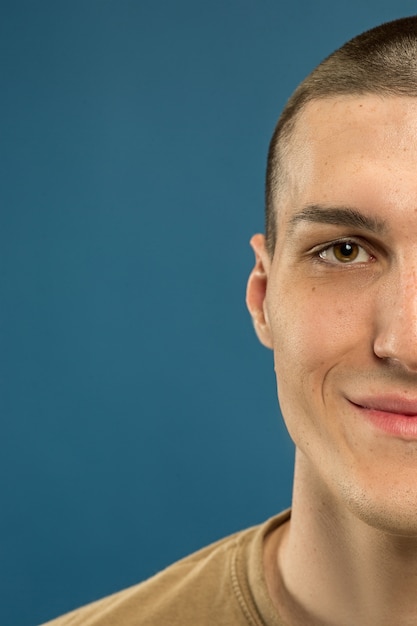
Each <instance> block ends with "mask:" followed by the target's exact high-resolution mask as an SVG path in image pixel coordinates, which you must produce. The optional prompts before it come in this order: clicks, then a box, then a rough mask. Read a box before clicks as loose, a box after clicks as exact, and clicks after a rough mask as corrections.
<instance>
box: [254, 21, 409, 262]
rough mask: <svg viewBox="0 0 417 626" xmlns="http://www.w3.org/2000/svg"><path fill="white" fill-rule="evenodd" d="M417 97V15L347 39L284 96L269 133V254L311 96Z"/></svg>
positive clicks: (267, 225)
mask: <svg viewBox="0 0 417 626" xmlns="http://www.w3.org/2000/svg"><path fill="white" fill-rule="evenodd" d="M372 93H375V94H381V95H382V94H384V95H396V96H417V16H412V17H405V18H402V19H399V20H395V21H393V22H387V23H386V24H382V25H381V26H377V27H376V28H373V29H372V30H368V31H366V32H365V33H362V34H361V35H358V36H357V37H355V38H354V39H351V40H350V41H348V42H347V43H346V44H344V45H343V46H342V47H341V48H339V49H338V50H336V51H335V52H333V53H332V54H331V55H330V56H328V57H327V58H326V59H325V60H324V61H322V62H321V63H320V64H319V65H318V66H317V67H316V68H315V69H314V70H313V71H312V72H311V74H309V75H308V76H307V78H305V79H304V80H303V82H302V83H301V84H300V85H299V86H298V87H297V89H296V90H295V92H294V93H293V95H292V96H291V98H290V99H289V100H288V102H287V104H286V106H285V107H284V110H283V111H282V114H281V116H280V118H279V120H278V124H277V126H276V128H275V131H274V134H273V136H272V139H271V142H270V145H269V152H268V164H267V173H266V211H265V214H266V215H265V216H266V242H267V248H268V251H269V253H270V255H271V256H272V255H273V252H274V249H275V242H276V228H277V219H276V215H277V205H278V204H279V196H280V193H281V192H282V189H283V183H284V181H283V179H284V167H283V161H285V158H284V155H285V148H286V147H288V144H289V139H290V137H291V133H292V130H293V129H294V126H295V123H296V121H297V119H298V116H299V115H300V113H301V111H302V110H303V109H304V107H305V106H306V104H307V103H308V102H310V101H311V100H317V99H322V98H331V97H334V96H340V95H364V94H372Z"/></svg>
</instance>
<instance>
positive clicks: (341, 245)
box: [319, 241, 373, 264]
mask: <svg viewBox="0 0 417 626" xmlns="http://www.w3.org/2000/svg"><path fill="white" fill-rule="evenodd" d="M319 257H320V259H323V261H327V262H328V263H343V264H348V263H367V262H369V261H371V260H372V259H373V256H372V255H371V254H369V253H368V252H366V250H365V249H364V248H363V247H362V246H360V245H359V244H357V243H356V242H355V241H339V242H337V243H333V244H332V245H331V246H328V247H327V248H324V250H320V252H319Z"/></svg>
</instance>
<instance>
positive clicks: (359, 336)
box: [270, 288, 369, 412]
mask: <svg viewBox="0 0 417 626" xmlns="http://www.w3.org/2000/svg"><path fill="white" fill-rule="evenodd" d="M287 293H289V292H287ZM303 293H305V290H303V291H302V293H299V294H298V297H297V293H296V292H295V290H294V291H293V292H292V295H291V299H290V297H287V298H282V300H281V301H280V302H277V303H276V304H275V305H274V306H272V307H270V325H271V332H272V341H273V348H274V361H275V371H276V375H277V383H278V391H279V398H280V404H281V408H282V410H283V412H284V411H285V409H287V411H288V410H290V411H291V410H293V407H294V406H298V407H300V404H304V408H306V405H307V406H308V405H309V404H310V405H311V402H312V401H314V398H316V397H317V398H318V399H320V398H321V397H322V395H324V386H325V381H326V377H327V375H328V373H329V372H330V371H331V370H332V369H333V368H335V367H337V366H339V365H340V364H341V363H344V362H345V361H351V359H352V358H354V356H356V357H357V358H358V359H361V358H363V356H364V350H366V346H368V345H369V329H367V328H366V324H365V323H364V322H365V319H364V315H365V311H364V309H363V306H362V305H363V303H361V306H360V305H359V303H358V304H357V306H356V305H355V304H352V303H351V301H349V300H347V301H345V300H344V298H343V297H341V298H338V297H337V295H336V297H335V294H334V293H332V294H325V293H324V290H320V289H314V288H313V289H310V290H309V297H307V298H306V297H305V296H304V297H303V295H302V294H303ZM360 311H361V313H360ZM359 313H360V314H359ZM365 317H366V318H369V311H367V313H366V315H365ZM365 336H368V341H366V339H365ZM359 353H361V354H359Z"/></svg>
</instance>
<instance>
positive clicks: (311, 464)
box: [247, 95, 417, 626]
mask: <svg viewBox="0 0 417 626" xmlns="http://www.w3.org/2000/svg"><path fill="white" fill-rule="evenodd" d="M287 171H288V176H287V184H286V190H285V193H284V195H283V197H282V198H281V199H280V202H279V206H278V207H277V210H278V233H277V243H276V248H275V252H274V256H273V258H271V257H270V256H269V255H268V253H267V251H266V246H265V239H264V236H263V235H255V236H254V237H253V238H252V240H251V244H252V247H253V249H254V252H255V267H254V269H253V271H252V273H251V275H250V278H249V282H248V290H247V304H248V308H249V310H250V313H251V315H252V318H253V322H254V325H255V329H256V332H257V334H258V337H259V339H260V341H261V342H262V343H263V344H264V345H266V346H267V347H269V348H272V350H273V351H274V362H275V370H276V375H277V381H278V396H279V401H280V406H281V409H282V413H283V416H284V419H285V422H286V425H287V428H288V431H289V433H290V435H291V437H292V439H293V440H294V442H295V445H296V462H295V477H294V496H293V505H292V517H291V520H290V522H289V523H288V524H287V525H286V526H285V527H284V528H282V529H280V530H279V531H277V533H276V534H275V535H272V536H270V537H268V539H267V541H266V543H265V555H264V565H265V573H266V580H267V584H268V587H269V591H270V595H271V598H272V600H273V602H274V603H275V604H276V606H277V607H279V611H280V614H281V615H282V618H283V619H284V620H285V622H286V623H288V624H289V625H293V624H294V625H297V626H299V625H300V624H309V625H316V624H317V625H326V626H327V625H337V626H341V625H343V626H345V625H346V626H351V625H352V624H358V625H363V626H373V625H375V626H385V625H386V626H392V624H398V625H409V624H410V625H411V624H416V623H417V515H416V511H417V426H416V428H415V432H414V431H413V432H410V429H408V431H407V432H404V433H402V434H401V433H400V434H399V433H395V434H393V433H387V432H385V431H383V430H382V429H381V428H379V427H378V426H376V425H375V424H374V423H372V421H370V419H368V418H369V414H370V413H369V411H368V409H367V408H366V407H362V406H359V407H358V406H357V405H356V404H354V401H356V402H357V401H358V400H359V402H358V403H359V405H360V400H361V399H363V398H364V397H372V398H379V397H381V396H384V397H386V396H387V394H388V395H389V396H390V398H394V400H395V401H397V400H398V399H399V400H400V401H402V400H403V399H408V400H410V401H411V402H413V403H417V99H415V98H406V97H385V98H383V97H380V96H374V95H368V96H363V97H362V96H361V97H353V96H352V97H341V98H333V99H327V100H321V101H314V102H312V103H310V104H308V105H307V106H306V108H305V110H304V112H303V113H302V114H301V116H300V118H299V120H298V122H297V125H296V129H295V133H294V137H293V139H292V143H291V150H290V155H289V157H288V163H287ZM334 209H336V210H334ZM353 212H354V213H355V215H356V220H352V219H351V217H348V218H346V215H347V214H348V215H349V216H351V215H352V213H353ZM330 214H331V219H330V218H329V215H330ZM357 214H359V215H360V216H363V217H364V219H363V220H362V221H360V220H358V219H357ZM329 221H331V223H329ZM341 240H342V243H341ZM347 241H348V242H349V245H350V248H349V247H346V242H347ZM400 412H401V411H400ZM416 412H417V411H416ZM394 418H396V415H394ZM412 419H413V420H415V422H416V423H417V418H414V417H413V418H412ZM406 421H407V420H406ZM407 424H411V422H410V421H407Z"/></svg>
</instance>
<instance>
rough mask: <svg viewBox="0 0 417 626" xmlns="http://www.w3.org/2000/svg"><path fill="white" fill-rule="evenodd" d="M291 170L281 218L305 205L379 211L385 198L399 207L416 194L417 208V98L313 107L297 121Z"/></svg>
mask: <svg viewBox="0 0 417 626" xmlns="http://www.w3.org/2000/svg"><path fill="white" fill-rule="evenodd" d="M285 170H286V174H287V176H286V178H287V186H286V187H287V191H288V192H289V193H286V194H284V197H285V199H284V203H283V204H284V206H283V208H284V209H285V210H284V211H281V210H280V213H281V215H285V213H286V212H288V211H291V210H292V209H294V210H296V209H297V208H299V207H300V205H303V204H314V203H323V202H325V203H329V202H330V203H344V204H346V203H348V204H349V205H352V204H360V205H363V204H364V203H365V204H369V205H372V204H374V205H377V204H378V202H379V199H380V197H381V196H384V199H385V201H389V200H390V199H391V201H395V200H397V201H398V200H399V199H400V197H401V194H403V195H404V194H406V195H408V197H409V196H410V193H414V194H415V202H416V203H417V182H416V181H417V177H416V172H417V98H412V97H381V96H377V95H366V96H360V97H359V96H348V97H338V98H329V99H322V100H314V101H312V102H310V103H308V104H307V105H306V107H305V108H304V110H303V111H302V112H301V113H300V114H299V117H298V119H297V121H296V124H295V127H294V131H293V134H292V136H291V139H290V142H289V149H288V152H287V155H286V162H285ZM415 179H416V180H415ZM401 201H402V202H403V203H404V197H403V198H402V199H401ZM416 206H417V204H414V207H416ZM279 219H280V221H281V216H280V218H279Z"/></svg>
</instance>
